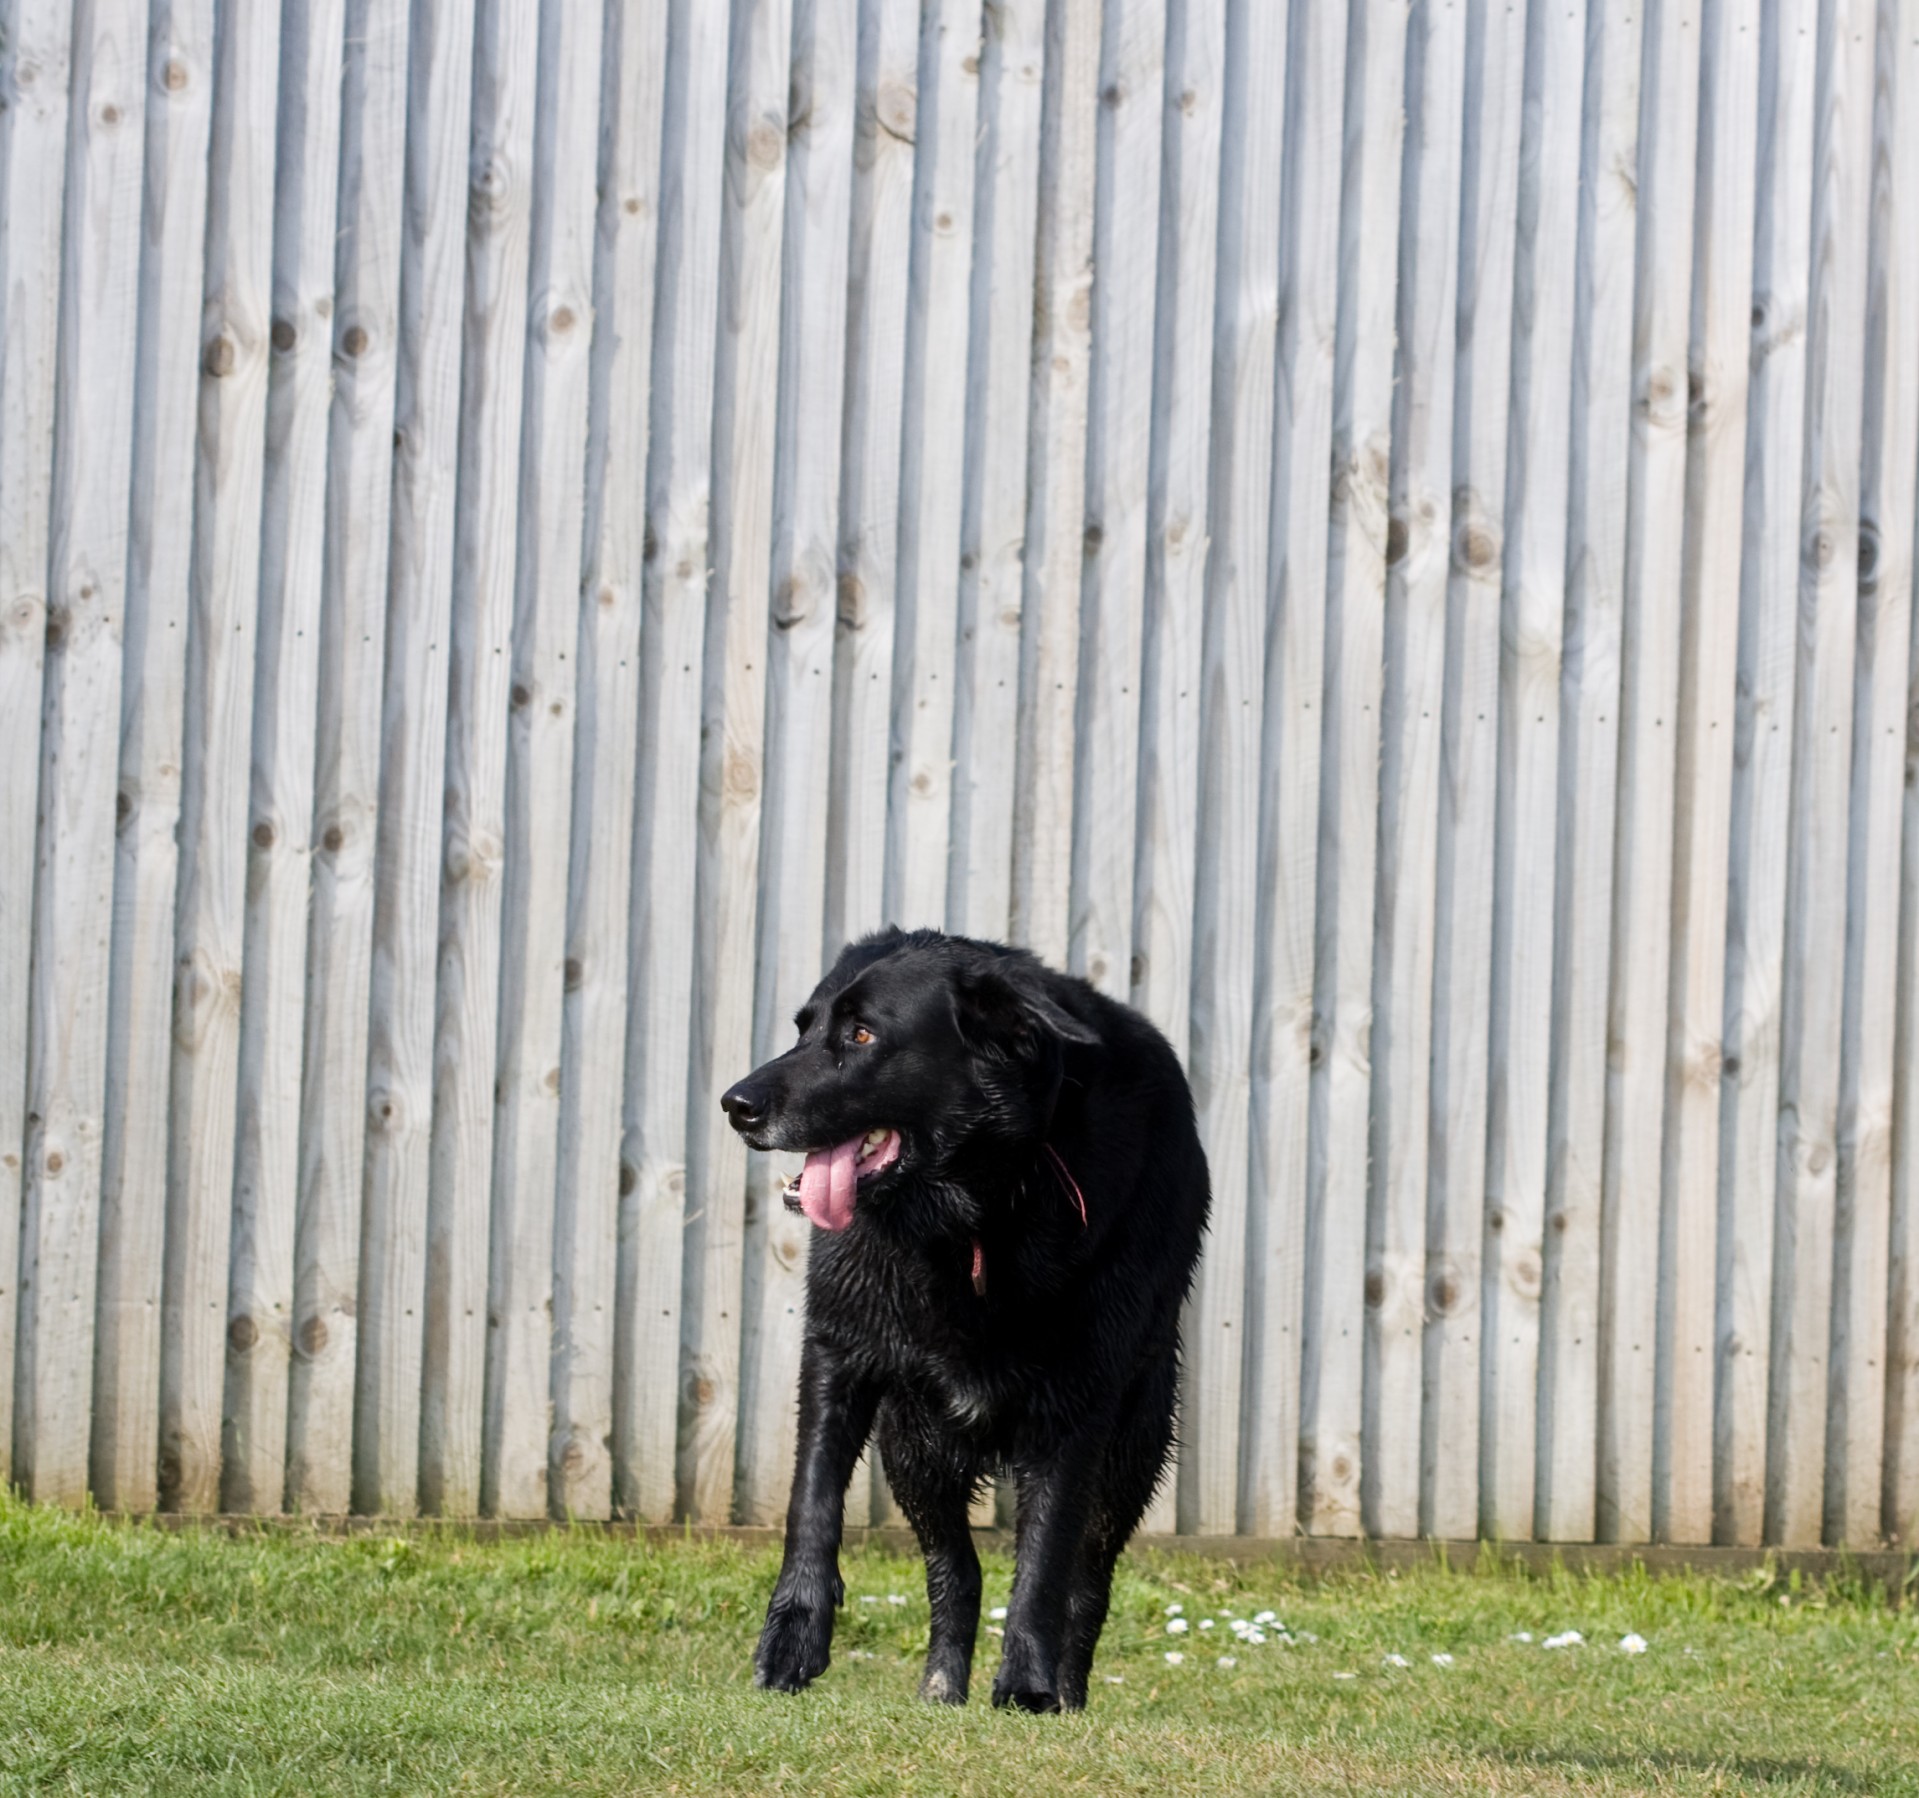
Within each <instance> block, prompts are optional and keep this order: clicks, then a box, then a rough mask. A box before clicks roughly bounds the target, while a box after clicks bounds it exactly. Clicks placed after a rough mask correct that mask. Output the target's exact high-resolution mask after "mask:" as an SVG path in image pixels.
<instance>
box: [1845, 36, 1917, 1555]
mask: <svg viewBox="0 0 1919 1798" xmlns="http://www.w3.org/2000/svg"><path fill="white" fill-rule="evenodd" d="M1913 23H1914V24H1919V20H1915V21H1913ZM1897 29H1898V20H1897V18H1896V16H1895V15H1894V12H1893V10H1892V9H1890V8H1886V7H1881V8H1879V9H1878V16H1877V19H1876V31H1875V37H1876V43H1875V52H1874V83H1873V86H1874V98H1875V107H1874V113H1873V147H1872V162H1871V193H1870V201H1869V206H1870V210H1869V213H1868V215H1867V218H1866V220H1865V221H1864V227H1863V228H1864V229H1865V230H1866V231H1867V235H1868V246H1867V247H1868V256H1869V262H1868V265H1867V276H1866V279H1867V289H1866V317H1865V333H1866V337H1865V341H1866V366H1865V390H1864V402H1863V404H1864V432H1865V439H1864V451H1865V454H1864V460H1863V466H1862V468H1861V471H1860V479H1859V626H1858V628H1859V644H1858V656H1859V660H1858V676H1857V686H1856V688H1855V693H1854V699H1853V753H1852V808H1853V811H1852V851H1851V866H1850V869H1849V874H1848V878H1849V883H1850V896H1849V903H1848V908H1847V913H1846V994H1845V1006H1846V1018H1845V1025H1844V1031H1845V1034H1844V1039H1843V1041H1844V1048H1843V1053H1842V1060H1841V1086H1840V1094H1839V1206H1838V1243H1837V1252H1836V1256H1835V1262H1834V1289H1833V1337H1832V1366H1833V1374H1834V1389H1833V1395H1832V1407H1831V1413H1830V1418H1829V1422H1828V1434H1829V1438H1830V1448H1829V1453H1828V1464H1827V1469H1826V1480H1827V1497H1826V1522H1827V1531H1828V1534H1829V1536H1830V1537H1831V1539H1832V1540H1834V1541H1837V1542H1842V1543H1847V1544H1856V1545H1861V1546H1864V1545H1870V1544H1873V1543H1877V1542H1878V1541H1879V1540H1880V1539H1881V1532H1882V1529H1885V1528H1891V1529H1895V1530H1896V1529H1897V1527H1898V1525H1897V1523H1896V1522H1894V1521H1891V1519H1892V1518H1895V1517H1896V1515H1897V1510H1896V1507H1894V1508H1893V1510H1892V1512H1891V1513H1890V1515H1889V1514H1888V1512H1887V1510H1886V1508H1885V1507H1884V1504H1883V1500H1884V1493H1885V1486H1886V1479H1885V1470H1886V1467H1887V1465H1888V1459H1887V1449H1888V1443H1887V1439H1886V1424H1887V1420H1888V1415H1889V1413H1888V1408H1887V1349H1888V1347H1889V1344H1890V1329H1889V1325H1890V1313H1889V1310H1888V1301H1889V1298H1890V1295H1891V1288H1890V1286H1889V1283H1888V1280H1887V1267H1886V1259H1887V1254H1888V1250H1889V1247H1890V1230H1891V1205H1892V1149H1893V1118H1894V1107H1895V1103H1896V1099H1895V1083H1896V1079H1897V1076H1896V1074H1895V1072H1894V1070H1895V1068H1896V1067H1897V1066H1898V1065H1899V1064H1898V1063H1897V1061H1896V1060H1895V1059H1894V1045H1895V1037H1896V1032H1897V1008H1898V972H1899V903H1900V900H1899V891H1900V880H1899V867H1900V853H1901V835H1902V826H1903V823H1904V820H1903V817H1902V811H1903V807H1904V787H1905V737H1906V707H1907V695H1908V690H1909V689H1908V680H1909V662H1910V651H1911V637H1912V557H1913V537H1914V528H1915V519H1914V511H1915V501H1916V500H1919V491H1916V489H1919V382H1916V381H1915V376H1916V375H1919V306H1915V292H1916V290H1915V284H1914V276H1915V264H1914V254H1915V246H1914V245H1913V243H1912V241H1911V238H1910V235H1909V234H1910V233H1911V232H1912V231H1913V228H1914V223H1915V218H1919V211H1916V210H1915V209H1916V208H1919V194H1915V193H1914V192H1913V191H1912V184H1913V179H1914V174H1915V169H1914V166H1913V164H1912V161H1911V159H1910V156H1909V155H1908V156H1907V158H1906V159H1905V160H1904V162H1903V163H1902V161H1901V151H1902V150H1903V149H1904V147H1905V146H1904V145H1903V144H1902V143H1901V142H1900V136H1899V123H1898V115H1897V112H1896V107H1897V104H1898V93H1899V85H1900V84H1899V76H1900V75H1901V74H1903V73H1904V71H1903V70H1901V69H1900V68H1899V62H1900V59H1901V58H1902V57H1903V56H1904V55H1906V54H1907V52H1908V49H1909V47H1910V46H1911V45H1912V40H1913V37H1914V35H1915V34H1914V32H1913V31H1912V30H1911V29H1910V28H1909V29H1908V30H1907V31H1906V33H1905V38H1904V41H1903V43H1902V42H1901V41H1900V40H1899V38H1898V37H1897V36H1896V35H1895V34H1896V32H1897ZM1906 93H1907V101H1908V107H1910V101H1911V91H1910V88H1908V89H1907V90H1906ZM1908 135H1910V132H1909V131H1908Z"/></svg>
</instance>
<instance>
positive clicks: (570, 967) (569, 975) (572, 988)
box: [562, 955, 580, 993]
mask: <svg viewBox="0 0 1919 1798" xmlns="http://www.w3.org/2000/svg"><path fill="white" fill-rule="evenodd" d="M562 973H563V975H564V977H565V981H566V990H567V991H568V992H569V993H577V992H578V991H579V990H580V958H579V957H578V956H577V955H569V956H568V957H567V958H566V966H565V968H564V969H563V970H562Z"/></svg>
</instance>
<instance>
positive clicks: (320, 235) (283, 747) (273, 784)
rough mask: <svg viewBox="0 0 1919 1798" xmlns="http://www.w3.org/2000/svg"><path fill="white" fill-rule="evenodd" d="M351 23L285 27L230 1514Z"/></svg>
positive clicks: (311, 14) (281, 1038)
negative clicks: (345, 47)
mask: <svg viewBox="0 0 1919 1798" xmlns="http://www.w3.org/2000/svg"><path fill="white" fill-rule="evenodd" d="M345 21H346V9H345V6H344V4H343V3H342V0H307V4H298V3H294V4H289V5H287V6H286V7H284V8H283V10H282V14H281V25H280V32H281V42H280V95H279V113H280V126H279V146H280V147H279V166H278V169H277V171H276V175H275V186H274V195H273V226H274V243H273V286H272V294H271V299H272V322H271V325H270V328H269V329H270V337H269V341H270V344H271V349H272V353H271V356H270V357H269V367H268V386H267V445H266V469H265V475H264V493H263V496H262V502H261V503H262V507H263V514H264V516H263V519H262V526H261V543H260V596H259V629H258V636H259V651H258V653H259V669H258V673H257V675H256V677H255V685H254V696H253V773H252V792H251V796H250V803H249V807H248V816H249V818H250V820H251V823H250V828H249V830H248V832H247V837H248V842H249V845H250V847H249V852H248V857H247V882H246V913H245V932H246V934H245V944H246V950H245V953H246V960H245V964H244V968H243V973H242V982H243V983H242V986H241V991H240V1101H239V1114H238V1118H237V1120H236V1122H237V1130H238V1141H237V1144H236V1148H235V1156H234V1170H233V1251H232V1271H231V1276H230V1281H229V1289H228V1293H227V1301H226V1304H227V1327H226V1393H225V1400H224V1405H225V1411H224V1418H223V1422H222V1431H221V1476H220V1508H221V1509H222V1510H223V1511H256V1512H257V1511H277V1510H279V1509H280V1506H281V1501H282V1499H283V1497H284V1495H285V1490H286V1449H287V1391H288V1380H287V1374H288V1366H289V1361H290V1358H291V1349H292V1341H293V1290H294V1278H295V1275H294V1246H293V1238H294V1227H295V1213H296V1209H297V1198H298V1193H299V1185H300V1090H301V1075H302V1065H303V1061H304V1051H305V1047H306V997H307V937H308V931H307V900H308V894H309V892H310V891H311V888H312V862H313V840H312V839H313V817H314V807H313V799H314V756H313V751H314V741H315V731H316V725H317V702H318V692H319V677H320V631H321V607H322V605H323V603H324V600H325V588H324V584H323V581H324V574H325V568H326V487H327V434H328V433H327V424H328V413H329V410H330V402H331V387H332V370H333V277H334V262H335V236H336V231H335V225H334V206H335V196H336V194H337V192H338V179H339V172H340V69H341V50H342V34H343V31H344V29H345Z"/></svg>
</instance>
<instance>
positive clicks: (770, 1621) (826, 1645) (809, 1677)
mask: <svg viewBox="0 0 1919 1798" xmlns="http://www.w3.org/2000/svg"><path fill="white" fill-rule="evenodd" d="M832 1639H833V1614H832V1612H831V1611H829V1610H827V1609H825V1608H824V1607H823V1606H819V1605H808V1604H804V1603H801V1602H797V1601H794V1600H791V1599H781V1598H779V1597H775V1598H774V1600H773V1604H772V1607H771V1608H770V1609H769V1610H768V1611H767V1613H766V1627H765V1628H764V1629H762V1630H761V1631H760V1646H759V1650H758V1652H757V1653H755V1655H754V1656H753V1683H754V1685H756V1686H758V1687H760V1689H761V1690H762V1691H768V1692H804V1691H805V1690H806V1688H807V1687H808V1686H810V1685H811V1684H812V1683H813V1681H814V1680H816V1679H818V1678H819V1676H820V1675H821V1674H822V1673H824V1672H825V1671H826V1669H827V1666H828V1664H829V1663H830V1661H831V1660H832V1655H831V1653H830V1652H829V1650H830V1646H831V1643H832Z"/></svg>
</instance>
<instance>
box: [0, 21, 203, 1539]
mask: <svg viewBox="0 0 1919 1798" xmlns="http://www.w3.org/2000/svg"><path fill="white" fill-rule="evenodd" d="M147 31H148V36H147V43H148V51H147V55H148V67H147V116H146V139H147V141H146V172H145V187H146V207H145V216H144V218H143V221H142V222H143V227H144V242H143V245H142V250H141V268H140V350H139V359H138V367H137V370H136V374H135V379H136V380H137V381H138V383H139V385H138V388H137V389H136V391H135V394H134V401H133V407H134V451H133V469H132V483H133V484H132V492H131V496H130V497H131V506H132V519H131V524H130V541H129V544H128V556H127V614H126V636H125V646H124V652H123V654H124V667H125V673H124V677H123V679H122V682H121V688H120V774H119V793H118V794H117V796H116V806H117V808H118V810H119V820H118V826H117V835H116V840H115V864H116V865H115V868H114V908H113V950H112V958H111V963H110V967H109V971H108V975H107V991H108V1007H109V1022H108V1040H107V1110H106V1130H105V1135H104V1139H103V1141H102V1145H101V1151H102V1177H101V1187H100V1272H99V1287H98V1291H97V1293H96V1295H95V1301H94V1303H95V1332H94V1345H93V1443H92V1453H91V1457H90V1462H91V1467H90V1485H91V1489H92V1492H93V1495H94V1498H95V1499H96V1501H97V1502H99V1503H100V1504H102V1505H115V1506H119V1507H121V1508H123V1509H126V1510H133V1511H147V1510H151V1509H152V1508H153V1504H154V1499H155V1495H156V1481H157V1478H158V1470H159V1445H158V1433H159V1427H160V1413H159V1407H158V1405H157V1404H156V1403H155V1398H156V1394H157V1392H158V1389H159V1378H160V1376H159V1361H160V1272H161V1267H162V1263H163V1259H164V1256H165V1239H166V1189H167V1121H168V1120H167V1110H168V1106H167V1099H168V1093H167V1070H168V1066H169V1063H170V1060H171V1056H172V1053H173V926H174V907H173V902H174V878H175V875H176V873H177V871H178V866H179V848H178V830H179V822H180V752H181V744H182V739H183V736H184V729H185V727H184V722H183V720H184V714H185V707H186V653H187V588H188V580H189V572H190V569H191V564H192V556H193V463H194V437H195V431H196V427H197V412H198V399H199V373H200V295H201V289H202V283H203V280H204V277H205V274H206V242H205V230H206V190H207V133H208V129H209V126H210V123H211V120H212V116H213V6H212V4H211V0H192V3H191V4H179V5H170V6H167V7H165V8H164V9H161V8H157V7H156V8H154V9H153V10H152V12H151V13H150V15H149V18H148V25H147ZM49 291H52V290H51V288H50V289H49ZM42 554H44V548H43V550H42ZM37 710H38V707H37V706H36V707H35V711H36V712H37ZM29 784H30V783H29ZM0 878H3V877H0Z"/></svg>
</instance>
